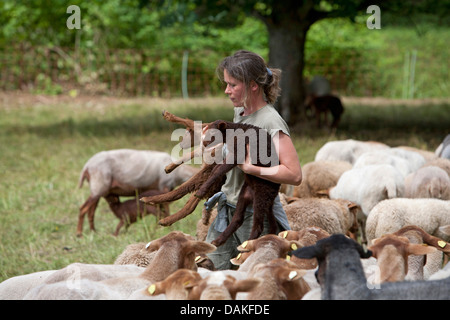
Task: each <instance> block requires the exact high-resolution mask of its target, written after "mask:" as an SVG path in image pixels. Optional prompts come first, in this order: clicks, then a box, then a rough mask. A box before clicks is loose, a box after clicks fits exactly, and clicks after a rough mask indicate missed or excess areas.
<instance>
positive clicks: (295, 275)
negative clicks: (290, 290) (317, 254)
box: [277, 268, 306, 281]
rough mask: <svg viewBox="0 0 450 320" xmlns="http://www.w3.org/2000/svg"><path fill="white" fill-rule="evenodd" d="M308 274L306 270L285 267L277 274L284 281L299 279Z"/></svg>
mask: <svg viewBox="0 0 450 320" xmlns="http://www.w3.org/2000/svg"><path fill="white" fill-rule="evenodd" d="M305 274H306V270H302V269H292V268H283V269H282V270H280V272H279V274H278V275H277V276H278V278H279V279H280V280H282V281H294V280H298V279H300V278H301V277H303V276H304V275H305Z"/></svg>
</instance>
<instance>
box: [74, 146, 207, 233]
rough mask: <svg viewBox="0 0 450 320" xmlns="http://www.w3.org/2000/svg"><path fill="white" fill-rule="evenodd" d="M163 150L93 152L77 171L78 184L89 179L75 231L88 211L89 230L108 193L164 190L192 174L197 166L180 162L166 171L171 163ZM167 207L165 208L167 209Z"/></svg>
mask: <svg viewBox="0 0 450 320" xmlns="http://www.w3.org/2000/svg"><path fill="white" fill-rule="evenodd" d="M172 161H173V159H172V157H171V156H170V155H169V154H168V153H166V152H160V151H152V150H133V149H117V150H109V151H102V152H99V153H97V154H95V155H94V156H92V157H91V158H90V159H89V160H88V161H87V162H86V164H85V165H84V167H83V170H82V171H81V174H80V179H79V183H78V185H79V187H80V188H81V187H82V185H83V181H84V180H88V181H89V187H90V191H91V193H90V195H89V198H88V199H87V200H86V201H85V202H84V203H83V205H81V207H80V213H79V217H78V226H77V235H78V236H82V231H83V221H84V216H85V215H86V214H88V219H89V225H90V229H91V230H95V227H94V214H95V209H96V208H97V205H98V202H99V200H100V198H101V197H106V196H107V195H108V194H115V195H118V196H135V195H136V190H137V191H139V192H141V191H145V190H151V189H156V190H160V191H164V192H167V191H169V190H172V189H173V188H175V187H176V186H177V185H179V184H181V183H183V182H185V181H187V180H188V179H189V178H191V177H192V176H193V175H194V174H195V173H196V172H197V171H198V169H196V168H194V167H190V166H188V165H182V166H180V167H179V168H177V169H175V170H174V171H173V172H172V173H170V174H166V172H165V171H164V168H165V166H166V165H168V164H170V163H172ZM166 211H167V210H166Z"/></svg>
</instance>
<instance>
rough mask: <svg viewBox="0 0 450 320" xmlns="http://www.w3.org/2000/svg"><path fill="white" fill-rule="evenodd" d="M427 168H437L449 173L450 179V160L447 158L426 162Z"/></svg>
mask: <svg viewBox="0 0 450 320" xmlns="http://www.w3.org/2000/svg"><path fill="white" fill-rule="evenodd" d="M423 166H424V167H426V166H436V167H439V168H441V169H442V170H444V171H445V172H447V174H448V176H449V177H450V160H449V159H446V158H437V159H434V160H430V161H427V162H425V164H424V165H423Z"/></svg>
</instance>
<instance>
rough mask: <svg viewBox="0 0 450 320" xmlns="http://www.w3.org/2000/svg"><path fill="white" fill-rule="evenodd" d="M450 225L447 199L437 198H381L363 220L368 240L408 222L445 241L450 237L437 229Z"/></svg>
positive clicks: (449, 206) (391, 231)
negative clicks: (382, 199)
mask: <svg viewBox="0 0 450 320" xmlns="http://www.w3.org/2000/svg"><path fill="white" fill-rule="evenodd" d="M447 224H450V201H446V200H440V199H408V198H397V199H388V200H384V201H381V202H380V203H379V204H377V205H376V206H375V207H374V208H373V209H372V210H371V211H370V214H369V216H368V217H367V221H366V236H367V239H368V240H369V241H370V240H372V239H375V238H379V237H381V236H382V235H383V234H388V233H393V232H396V231H397V230H399V229H400V228H402V227H405V226H407V225H415V226H418V227H420V228H422V229H423V230H424V231H425V232H427V233H429V234H430V235H433V236H435V237H438V238H442V239H443V240H445V241H449V240H450V236H449V235H446V234H444V233H443V232H441V231H440V230H439V227H440V226H444V225H447Z"/></svg>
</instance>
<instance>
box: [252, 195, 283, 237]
mask: <svg viewBox="0 0 450 320" xmlns="http://www.w3.org/2000/svg"><path fill="white" fill-rule="evenodd" d="M276 196H277V194H271V195H267V194H264V193H256V194H255V195H254V199H253V226H252V231H251V233H250V237H249V240H252V239H256V238H258V237H259V236H260V235H261V234H262V232H263V231H264V218H265V217H267V220H268V222H269V230H268V233H272V234H276V233H277V222H276V220H275V216H274V214H273V202H274V200H275V198H276Z"/></svg>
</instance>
